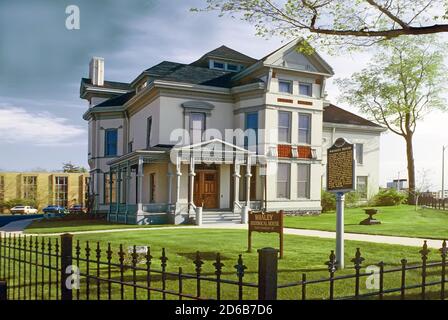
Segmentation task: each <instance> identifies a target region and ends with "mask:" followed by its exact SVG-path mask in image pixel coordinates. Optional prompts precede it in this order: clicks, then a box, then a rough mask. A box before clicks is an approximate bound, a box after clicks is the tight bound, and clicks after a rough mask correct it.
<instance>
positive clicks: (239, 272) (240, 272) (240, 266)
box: [234, 254, 247, 278]
mask: <svg viewBox="0 0 448 320" xmlns="http://www.w3.org/2000/svg"><path fill="white" fill-rule="evenodd" d="M234 268H235V269H236V274H237V276H238V277H240V278H242V277H244V270H246V269H247V267H246V266H245V265H244V263H243V255H242V254H240V255H239V256H238V262H237V264H236V265H235V266H234Z"/></svg>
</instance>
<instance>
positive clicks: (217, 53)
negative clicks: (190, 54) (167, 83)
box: [191, 46, 258, 67]
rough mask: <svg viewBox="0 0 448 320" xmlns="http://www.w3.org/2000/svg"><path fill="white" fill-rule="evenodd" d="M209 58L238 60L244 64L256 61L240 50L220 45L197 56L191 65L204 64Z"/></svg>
mask: <svg viewBox="0 0 448 320" xmlns="http://www.w3.org/2000/svg"><path fill="white" fill-rule="evenodd" d="M209 58H217V59H220V60H226V61H239V62H242V63H244V64H246V65H251V64H254V63H255V62H257V61H258V60H257V59H254V58H252V57H249V56H247V55H245V54H243V53H241V52H238V51H236V50H233V49H231V48H229V47H226V46H221V47H219V48H216V49H214V50H212V51H210V52H207V53H206V54H204V55H203V56H202V57H201V58H199V59H198V60H197V61H195V62H193V63H192V64H191V65H193V66H204V67H205V66H206V64H207V61H206V60H208V59H209Z"/></svg>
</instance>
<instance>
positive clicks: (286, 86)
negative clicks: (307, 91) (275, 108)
mask: <svg viewBox="0 0 448 320" xmlns="http://www.w3.org/2000/svg"><path fill="white" fill-rule="evenodd" d="M278 91H279V92H281V93H292V82H291V81H287V80H279V81H278Z"/></svg>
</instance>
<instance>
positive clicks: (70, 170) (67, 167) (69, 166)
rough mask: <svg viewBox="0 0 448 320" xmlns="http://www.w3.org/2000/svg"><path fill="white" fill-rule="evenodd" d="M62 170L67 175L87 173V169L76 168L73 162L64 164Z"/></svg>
mask: <svg viewBox="0 0 448 320" xmlns="http://www.w3.org/2000/svg"><path fill="white" fill-rule="evenodd" d="M62 170H63V171H64V172H65V173H85V172H87V169H86V168H84V167H79V166H76V165H74V164H72V163H71V162H67V163H63V166H62Z"/></svg>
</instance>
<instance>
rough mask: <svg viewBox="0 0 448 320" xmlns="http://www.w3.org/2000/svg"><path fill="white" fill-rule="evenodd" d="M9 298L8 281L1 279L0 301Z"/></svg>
mask: <svg viewBox="0 0 448 320" xmlns="http://www.w3.org/2000/svg"><path fill="white" fill-rule="evenodd" d="M6 300H8V286H7V284H6V281H4V280H0V301H6Z"/></svg>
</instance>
